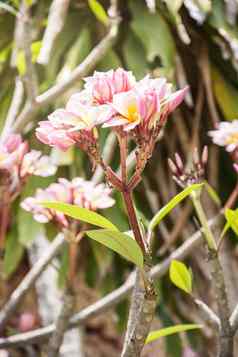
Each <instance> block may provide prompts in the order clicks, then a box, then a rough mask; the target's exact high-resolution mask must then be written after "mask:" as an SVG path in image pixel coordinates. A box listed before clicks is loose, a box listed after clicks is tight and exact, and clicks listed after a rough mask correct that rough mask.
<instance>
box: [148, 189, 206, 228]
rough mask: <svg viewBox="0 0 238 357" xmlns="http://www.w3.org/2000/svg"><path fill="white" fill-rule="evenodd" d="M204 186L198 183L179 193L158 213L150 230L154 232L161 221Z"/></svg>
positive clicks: (151, 223) (152, 221)
mask: <svg viewBox="0 0 238 357" xmlns="http://www.w3.org/2000/svg"><path fill="white" fill-rule="evenodd" d="M203 185H204V184H203V183H196V184H194V185H191V186H189V187H186V188H185V189H184V190H183V191H182V192H180V193H178V194H177V195H176V196H174V197H173V198H172V199H171V200H170V201H169V202H168V203H167V205H165V206H164V207H163V208H161V210H159V212H158V213H156V215H155V216H154V217H153V219H152V220H151V222H150V225H149V229H150V230H151V231H152V230H153V229H154V228H155V227H156V226H157V225H158V224H159V223H160V222H161V221H162V219H163V218H164V217H165V216H166V215H167V214H168V213H169V212H170V211H172V209H173V208H174V207H175V206H177V204H179V203H180V202H181V201H182V200H184V199H185V198H186V197H187V196H189V195H190V194H191V193H192V192H193V191H197V190H200V189H201V188H202V186H203Z"/></svg>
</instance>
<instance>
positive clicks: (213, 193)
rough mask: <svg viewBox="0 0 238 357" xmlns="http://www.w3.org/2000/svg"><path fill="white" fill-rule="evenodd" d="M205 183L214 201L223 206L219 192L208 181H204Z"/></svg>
mask: <svg viewBox="0 0 238 357" xmlns="http://www.w3.org/2000/svg"><path fill="white" fill-rule="evenodd" d="M204 185H205V188H206V190H207V193H208V194H209V196H210V197H211V199H212V200H213V202H214V203H216V204H217V205H218V206H221V200H220V197H219V196H218V193H217V192H216V191H215V190H214V188H213V187H212V186H211V185H210V184H209V183H208V182H207V181H204Z"/></svg>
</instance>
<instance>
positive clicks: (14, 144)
mask: <svg viewBox="0 0 238 357" xmlns="http://www.w3.org/2000/svg"><path fill="white" fill-rule="evenodd" d="M0 171H2V172H5V175H6V177H7V182H8V185H7V186H6V187H5V189H4V190H5V191H6V190H8V191H9V193H10V196H11V195H12V194H14V197H15V194H16V193H18V192H19V190H20V188H21V186H22V185H23V184H24V183H25V181H26V178H27V177H28V176H30V175H37V176H43V177H46V176H51V175H54V174H55V172H56V166H55V165H54V164H53V163H52V162H51V160H50V158H49V157H48V156H46V155H42V153H41V152H40V151H36V150H31V151H29V146H28V143H27V142H26V141H23V140H22V138H21V136H20V135H18V134H11V135H9V136H8V138H7V139H6V140H5V141H4V142H3V143H1V145H0Z"/></svg>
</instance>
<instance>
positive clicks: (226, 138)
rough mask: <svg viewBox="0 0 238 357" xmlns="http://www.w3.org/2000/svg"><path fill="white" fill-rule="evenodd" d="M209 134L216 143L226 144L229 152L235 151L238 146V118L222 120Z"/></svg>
mask: <svg viewBox="0 0 238 357" xmlns="http://www.w3.org/2000/svg"><path fill="white" fill-rule="evenodd" d="M208 135H209V136H211V137H212V140H213V142H214V143H215V144H217V145H220V146H225V147H226V150H227V151H228V152H233V151H234V150H235V149H237V147H238V120H233V121H232V122H221V123H219V126H218V128H217V129H216V130H211V131H209V132H208Z"/></svg>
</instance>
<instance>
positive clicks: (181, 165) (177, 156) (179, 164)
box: [174, 152, 184, 171]
mask: <svg viewBox="0 0 238 357" xmlns="http://www.w3.org/2000/svg"><path fill="white" fill-rule="evenodd" d="M174 156H175V162H176V164H177V167H178V168H179V169H180V170H181V171H183V169H184V165H183V161H182V159H181V156H180V155H179V154H178V153H177V152H176V153H175V155H174Z"/></svg>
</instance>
